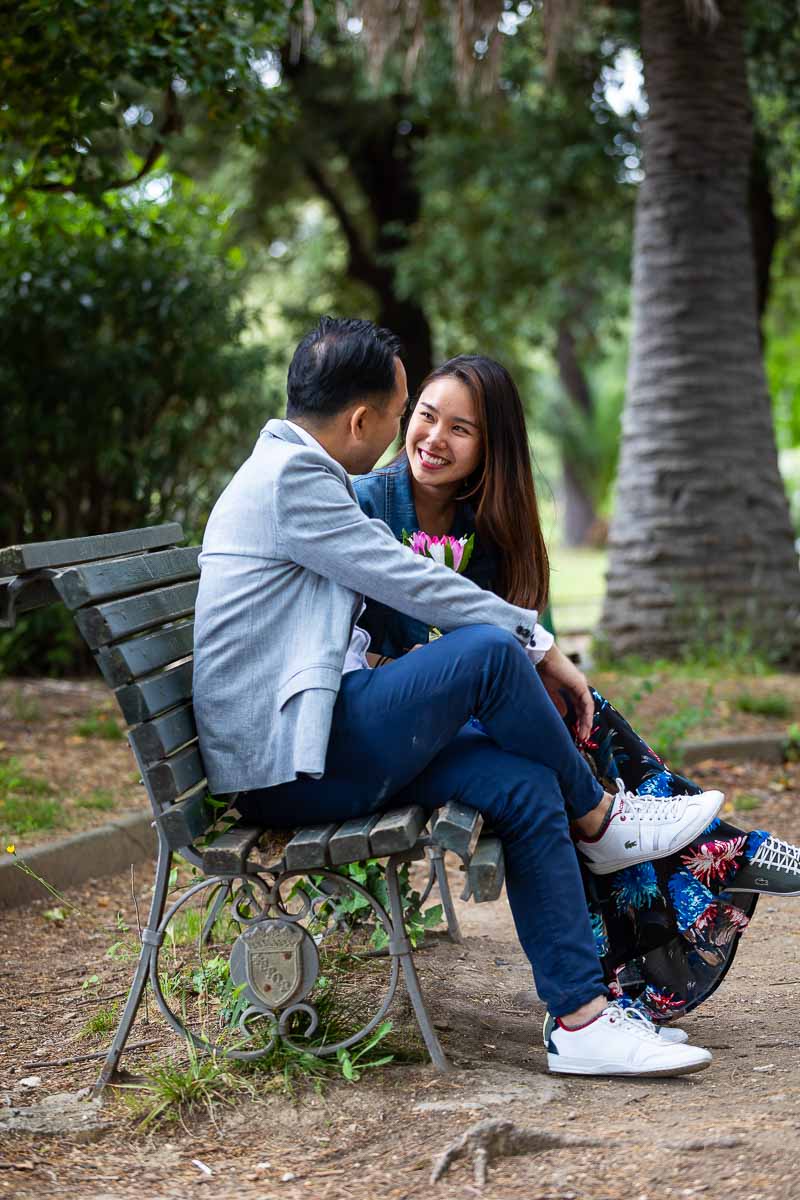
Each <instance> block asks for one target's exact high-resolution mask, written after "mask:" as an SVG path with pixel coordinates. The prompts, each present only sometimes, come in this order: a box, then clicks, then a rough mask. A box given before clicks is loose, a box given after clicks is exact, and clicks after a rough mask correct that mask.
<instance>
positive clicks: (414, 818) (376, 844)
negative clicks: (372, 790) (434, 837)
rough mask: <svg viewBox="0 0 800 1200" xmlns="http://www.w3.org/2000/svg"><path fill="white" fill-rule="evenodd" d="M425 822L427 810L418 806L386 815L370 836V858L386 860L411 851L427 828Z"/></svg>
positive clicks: (395, 810) (397, 809)
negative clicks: (394, 855)
mask: <svg viewBox="0 0 800 1200" xmlns="http://www.w3.org/2000/svg"><path fill="white" fill-rule="evenodd" d="M425 821H426V817H425V810H424V809H422V808H420V806H419V805H418V804H411V805H409V806H408V808H396V809H393V810H392V811H391V812H386V813H384V814H383V816H382V817H381V818H380V820H378V821H376V823H375V825H374V827H373V829H372V832H371V834H370V836H369V845H370V851H371V855H370V857H371V858H385V857H386V856H387V855H389V854H398V853H399V852H400V851H401V850H410V849H411V847H412V846H413V845H414V843H415V842H416V840H417V838H418V837H419V835H420V833H421V832H422V830H423V829H424V828H425Z"/></svg>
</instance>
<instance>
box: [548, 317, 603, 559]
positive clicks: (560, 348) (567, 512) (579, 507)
mask: <svg viewBox="0 0 800 1200" xmlns="http://www.w3.org/2000/svg"><path fill="white" fill-rule="evenodd" d="M556 362H557V364H558V377H559V379H560V380H561V386H562V388H563V389H564V393H565V395H566V397H567V402H568V403H569V404H573V405H574V406H575V408H576V409H578V410H579V411H580V412H581V413H583V414H584V415H586V416H588V415H589V414H590V413H591V411H592V392H591V389H590V387H589V381H588V380H587V378H586V375H585V374H584V372H583V369H582V367H581V364H580V360H579V358H578V353H577V349H576V346H575V337H574V335H573V333H572V329H571V327H570V322H569V320H568V319H567V318H564V319H563V320H562V321H561V322H560V323H559V326H558V336H557V339H556ZM568 428H569V427H568V426H567V435H566V436H565V437H564V438H563V439H562V442H561V472H562V474H561V481H562V489H563V500H564V520H563V525H562V530H561V532H562V537H563V539H564V544H565V545H567V546H585V545H586V543H587V541H588V540H589V531H590V530H591V529H592V527H593V526H594V525H595V523H596V521H597V512H596V511H595V507H594V502H593V499H592V488H591V480H589V479H587V477H586V469H585V465H584V463H583V462H582V461H581V459H580V456H578V458H577V459H576V458H575V457H574V456H573V455H572V454H571V453H570V439H569V436H568Z"/></svg>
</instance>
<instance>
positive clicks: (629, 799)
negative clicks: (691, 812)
mask: <svg viewBox="0 0 800 1200" xmlns="http://www.w3.org/2000/svg"><path fill="white" fill-rule="evenodd" d="M616 799H617V800H619V801H620V802H621V810H620V819H621V820H623V821H625V820H627V818H626V816H625V807H626V806H629V807H630V808H632V809H633V811H634V813H635V814H636V816H637V817H638V818H639V820H640V821H653V822H658V821H677V820H678V818H679V817H680V816H681V815H682V813H683V809H684V808H685V807H686V797H685V796H641V795H639V793H638V792H629V791H627V790H626V788H625V784H624V783H623V782H622V780H621V779H618V780H617V795H616Z"/></svg>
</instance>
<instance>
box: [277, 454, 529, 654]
mask: <svg viewBox="0 0 800 1200" xmlns="http://www.w3.org/2000/svg"><path fill="white" fill-rule="evenodd" d="M273 516H274V520H275V527H274V536H275V542H276V546H277V548H278V549H279V551H280V553H281V554H282V555H284V556H285V557H286V558H288V559H290V560H291V561H293V562H296V563H299V564H300V565H301V566H304V567H308V568H309V569H310V570H312V571H315V572H316V573H317V574H318V575H324V576H325V577H326V578H328V579H333V580H335V581H336V582H337V583H340V584H342V585H343V586H344V587H347V588H350V589H351V590H352V591H354V592H362V593H364V595H367V596H370V597H372V599H374V600H380V601H382V602H383V603H384V604H389V605H391V607H393V608H396V609H399V610H400V612H403V613H406V614H407V615H408V616H411V617H416V618H417V619H418V620H420V621H425V622H426V623H427V624H429V625H436V626H438V627H439V628H440V629H445V630H446V629H456V628H458V627H459V626H461V625H478V624H486V625H496V626H498V627H499V628H500V629H506V630H507V631H508V632H509V633H511V634H513V635H514V636H515V637H516V638H517V639H518V640H519V641H520V642H522V643H523V644H524V643H526V642H527V641H528V639H529V637H530V635H531V634H532V633H534V631H536V633H537V634H540V635H541V637H542V639H546V643H545V644H543V646H542V649H543V650H544V649H547V648H548V647H549V646H550V645H551V644H552V638H551V636H550V635H549V634H548V633H546V631H545V630H543V629H541V627H540V628H539V629H536V618H537V615H538V614H537V613H536V611H535V610H534V609H524V608H517V607H516V606H515V605H512V604H507V603H506V601H505V600H501V599H500V598H499V597H498V596H495V595H493V594H492V593H491V592H486V591H483V590H482V589H481V588H479V587H478V586H477V585H476V584H474V583H472V582H471V581H470V580H469V579H465V578H464V576H462V575H458V574H456V572H455V571H452V570H449V569H448V568H446V567H442V566H440V565H439V564H437V563H434V562H432V561H431V560H430V559H427V558H422V557H420V556H419V555H416V554H412V552H411V551H410V550H408V549H407V548H406V547H404V546H402V545H401V544H400V543H399V542H398V541H397V540H396V539H395V537H394V535H393V534H392V532H391V530H390V529H389V528H388V527H387V526H386V525H384V524H383V522H382V521H376V520H374V519H372V518H370V517H368V516H366V515H365V514H364V513H363V512H362V511H361V509H360V508H359V506H358V504H357V503H356V501H355V500H354V499H353V498H352V497H351V496H350V494H349V492H348V491H347V488H346V487H345V486H344V484H343V483H342V482H341V481H340V480H339V479H337V477H336V476H335V475H334V473H333V472H332V471H330V470H329V469H328V467H327V466H326V465H325V463H324V460H323V459H322V458H321V456H319V455H318V454H317V453H316V452H315V451H314V450H311V449H309V450H307V451H305V450H304V451H303V452H299V453H296V454H292V456H291V457H290V459H289V460H288V461H287V463H286V464H285V466H284V468H283V470H282V471H281V473H280V476H279V479H278V481H277V484H276V491H275V508H274V512H273Z"/></svg>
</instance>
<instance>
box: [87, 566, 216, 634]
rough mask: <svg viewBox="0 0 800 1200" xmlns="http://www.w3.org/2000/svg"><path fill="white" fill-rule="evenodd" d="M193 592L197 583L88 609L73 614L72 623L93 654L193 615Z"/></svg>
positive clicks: (146, 593)
mask: <svg viewBox="0 0 800 1200" xmlns="http://www.w3.org/2000/svg"><path fill="white" fill-rule="evenodd" d="M197 588H198V583H197V580H193V581H192V582H191V583H176V584H173V585H172V587H166V588H157V589H156V590H155V591H152V592H144V593H143V594H142V595H140V596H128V597H126V598H125V599H124V600H109V602H108V603H107V604H99V605H96V606H95V605H91V606H90V607H89V608H82V609H79V610H78V611H77V612H76V613H75V623H76V625H77V626H78V628H79V629H80V631H81V633H82V634H83V636H84V639H85V640H86V643H87V645H88V646H89V647H90V648H91V649H92V650H96V649H97V648H98V646H106V645H108V643H109V642H115V641H117V640H118V639H119V638H124V637H130V636H131V635H132V634H134V633H142V632H144V630H145V629H153V628H154V627H155V626H157V625H164V624H166V623H167V621H175V620H177V619H178V618H179V617H188V616H191V615H193V614H194V604H195V600H196V599H197Z"/></svg>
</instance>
